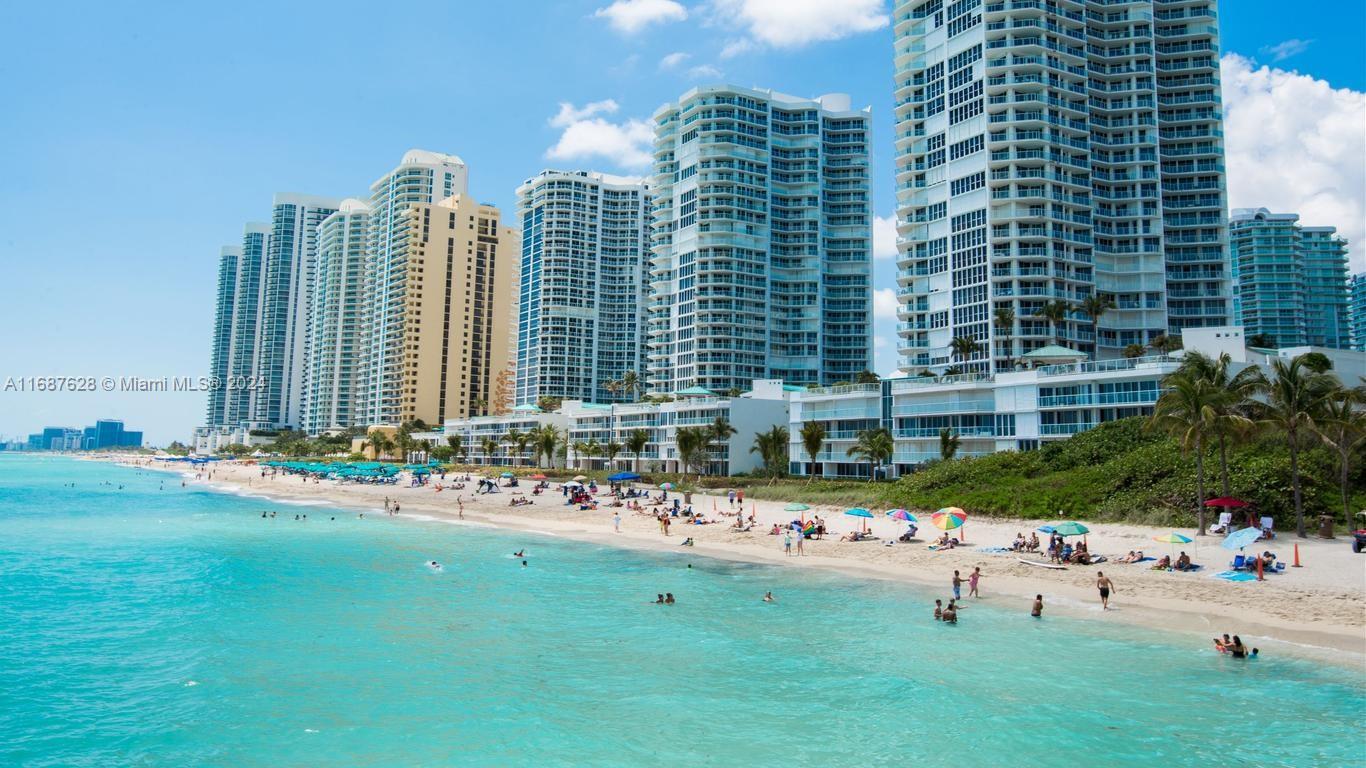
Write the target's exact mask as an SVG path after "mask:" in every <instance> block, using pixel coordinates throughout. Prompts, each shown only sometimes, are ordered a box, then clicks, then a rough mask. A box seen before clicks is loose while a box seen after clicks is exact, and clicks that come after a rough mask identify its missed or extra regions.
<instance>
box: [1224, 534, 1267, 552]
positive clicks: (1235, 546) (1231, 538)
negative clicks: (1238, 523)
mask: <svg viewBox="0 0 1366 768" xmlns="http://www.w3.org/2000/svg"><path fill="white" fill-rule="evenodd" d="M1261 537H1262V532H1261V530H1259V529H1257V528H1243V529H1242V530H1238V531H1234V532H1233V533H1230V534H1229V535H1228V536H1225V537H1224V540H1223V542H1221V543H1220V544H1219V546H1221V547H1223V548H1224V549H1227V550H1229V551H1233V552H1236V551H1237V550H1240V549H1242V548H1243V547H1246V546H1247V545H1249V544H1251V543H1253V542H1254V541H1256V540H1257V539H1260V538H1261Z"/></svg>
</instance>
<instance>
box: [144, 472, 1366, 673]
mask: <svg viewBox="0 0 1366 768" xmlns="http://www.w3.org/2000/svg"><path fill="white" fill-rule="evenodd" d="M122 463H129V464H134V465H136V466H138V467H142V468H149V467H150V468H154V469H165V470H168V471H172V472H175V473H177V474H178V475H180V476H182V477H184V478H185V481H186V482H187V483H191V484H202V485H206V486H213V487H217V488H219V489H221V490H225V491H233V492H239V493H240V492H248V493H259V494H264V495H268V496H270V497H273V498H280V499H296V500H299V499H308V500H325V501H328V502H332V503H333V504H336V505H338V506H342V507H346V508H349V509H355V510H359V511H364V512H365V513H366V515H367V517H370V516H374V517H376V518H385V519H394V520H399V519H402V518H419V519H420V518H429V519H436V520H443V521H456V520H458V518H459V507H460V504H461V503H463V507H464V517H463V519H464V521H465V522H467V523H477V524H486V525H492V526H496V527H499V528H505V529H509V530H519V531H528V532H539V533H542V534H549V535H556V536H563V537H568V538H573V539H578V540H583V541H591V542H596V543H601V544H609V545H613V546H620V547H627V548H636V549H643V550H655V551H675V552H677V551H680V549H681V546H680V545H681V543H682V542H683V541H684V540H685V539H687V538H688V537H692V538H693V539H694V541H695V545H694V546H693V547H692V548H691V549H690V550H688V551H689V553H690V554H695V555H702V556H708V557H716V558H725V559H733V560H744V561H749V562H761V563H768V564H771V565H778V566H786V567H793V568H826V569H835V570H838V571H841V572H844V573H847V574H851V575H855V576H858V577H864V578H877V579H890V580H895V581H902V582H911V583H915V584H918V585H926V586H929V587H931V588H932V589H933V590H936V592H937V594H938V595H941V596H942V597H943V598H945V599H946V600H947V598H949V597H951V596H952V591H951V587H950V580H951V578H952V575H953V571H954V570H955V569H957V570H959V571H960V572H961V573H962V574H963V576H964V578H966V576H967V574H968V573H970V572H971V571H972V569H973V568H974V567H980V568H981V569H982V579H981V593H982V597H981V601H982V602H984V603H990V604H992V605H994V606H997V607H1000V608H1004V609H1007V610H1009V609H1011V608H1018V610H1020V611H1021V612H1022V613H1027V612H1028V610H1029V607H1030V604H1031V602H1032V600H1033V597H1034V595H1035V594H1043V595H1044V599H1045V603H1046V605H1047V608H1046V611H1047V613H1048V614H1055V613H1056V614H1068V615H1080V616H1086V617H1089V618H1092V619H1094V620H1096V621H1112V622H1124V623H1127V624H1131V625H1133V626H1134V627H1135V630H1136V631H1147V630H1151V629H1157V630H1161V631H1164V632H1176V633H1186V634H1188V635H1191V636H1192V638H1191V639H1192V641H1205V642H1207V641H1208V639H1209V638H1210V637H1213V636H1215V635H1217V634H1222V633H1224V632H1228V633H1231V634H1239V635H1241V636H1242V637H1243V638H1244V640H1245V641H1246V642H1249V644H1251V645H1260V646H1261V647H1262V648H1263V652H1265V653H1281V654H1294V655H1300V656H1308V657H1312V658H1318V659H1321V660H1326V661H1331V662H1333V663H1337V664H1344V665H1348V666H1355V667H1357V668H1360V666H1361V665H1362V664H1363V663H1366V555H1356V554H1353V552H1352V550H1351V540H1350V538H1349V537H1341V536H1340V537H1339V538H1337V539H1335V540H1321V539H1315V538H1311V539H1296V538H1294V536H1293V535H1291V534H1287V533H1284V532H1282V533H1280V535H1279V536H1278V537H1277V539H1276V540H1275V541H1271V542H1259V543H1258V544H1257V545H1256V549H1257V551H1259V552H1260V551H1262V550H1264V549H1270V550H1272V551H1273V552H1275V553H1276V554H1277V556H1278V557H1279V558H1281V559H1283V560H1285V561H1286V562H1290V561H1291V560H1292V558H1293V545H1294V544H1295V543H1298V544H1299V549H1300V561H1301V563H1302V564H1303V567H1301V568H1287V569H1286V570H1285V571H1284V572H1283V573H1280V574H1274V575H1268V576H1267V577H1266V580H1265V581H1263V582H1241V583H1231V582H1227V581H1224V580H1221V579H1217V578H1214V574H1216V573H1218V572H1220V571H1223V570H1226V567H1227V564H1228V562H1229V560H1230V559H1231V553H1229V552H1228V551H1226V550H1224V549H1222V548H1221V547H1220V546H1219V537H1216V536H1205V537H1201V538H1199V539H1197V541H1196V542H1194V543H1192V544H1186V545H1178V546H1177V547H1176V550H1173V549H1172V546H1171V545H1168V544H1160V543H1157V542H1155V541H1154V540H1153V537H1154V536H1157V535H1159V534H1163V533H1167V532H1168V531H1167V530H1159V529H1152V528H1146V527H1139V526H1128V525H1112V524H1094V525H1091V524H1088V525H1089V527H1090V528H1091V532H1090V533H1089V534H1088V536H1087V539H1088V542H1089V547H1090V551H1091V552H1093V553H1095V554H1098V555H1106V556H1108V557H1109V558H1110V562H1107V563H1103V564H1100V565H1093V566H1070V567H1069V568H1068V569H1067V570H1048V569H1042V568H1036V567H1032V566H1029V565H1025V564H1023V563H1020V562H1018V561H1017V555H1016V554H1015V553H1006V554H1002V553H997V552H990V551H984V550H982V549H979V547H1008V546H1009V545H1010V543H1011V542H1012V541H1013V540H1014V538H1015V535H1016V534H1017V533H1024V534H1025V536H1028V535H1029V533H1030V532H1031V531H1033V530H1034V529H1036V528H1038V527H1039V526H1040V525H1044V524H1046V523H1047V522H1054V523H1056V522H1057V521H1039V520H986V519H976V518H970V519H969V520H968V522H967V524H966V525H965V527H964V529H963V530H964V534H965V538H966V544H965V545H964V546H962V547H959V548H956V549H952V550H948V551H933V550H930V549H929V548H928V547H927V544H928V541H927V539H929V538H930V537H932V536H936V535H938V534H939V531H938V530H937V529H935V528H934V527H933V526H931V525H930V524H929V520H928V517H927V516H922V519H921V528H920V534H919V535H920V539H921V540H918V541H913V542H911V543H897V544H894V545H892V546H885V545H884V544H883V543H882V541H883V540H887V539H895V538H896V537H897V536H898V535H900V534H901V533H902V532H903V531H904V530H905V526H904V524H902V523H900V522H898V521H894V520H890V519H887V518H885V517H882V516H881V511H876V512H877V514H878V515H879V517H877V518H876V519H873V520H870V521H867V522H868V525H869V529H870V530H871V531H872V532H873V533H874V534H876V535H877V536H878V537H879V539H880V541H863V542H841V541H839V536H840V535H841V534H842V533H845V532H847V531H851V530H855V529H857V528H858V527H859V525H860V523H861V522H863V521H861V520H860V519H858V518H852V517H846V516H845V515H844V514H843V510H842V509H832V508H821V507H815V506H813V507H812V508H811V510H809V511H807V512H806V513H805V514H806V516H807V517H808V518H810V517H811V516H813V515H819V516H820V517H822V518H823V519H824V520H825V521H826V524H827V527H828V529H829V530H830V531H831V533H830V534H829V535H827V536H826V537H825V538H824V539H823V540H808V541H806V542H805V543H804V550H805V553H804V555H802V556H800V557H798V556H787V555H785V553H784V548H783V537H782V536H774V535H769V530H770V529H771V528H772V526H773V524H775V523H783V524H785V523H786V522H787V521H789V520H791V519H792V518H793V517H794V516H796V515H794V513H790V512H784V511H783V509H782V508H783V506H784V505H783V503H782V502H776V501H757V502H756V501H752V500H746V501H745V502H744V505H745V510H746V514H749V513H751V512H752V513H753V514H754V515H755V519H756V521H757V524H756V525H755V526H754V528H753V529H752V530H751V531H749V532H745V533H742V532H739V531H736V530H735V529H733V528H732V527H731V523H733V522H734V518H733V517H722V516H719V515H716V516H713V515H712V514H711V513H712V510H713V508H715V509H716V510H717V511H718V512H721V511H730V510H731V509H732V507H731V506H730V502H729V501H728V499H727V498H726V497H725V496H724V495H721V496H708V495H702V494H694V495H693V499H692V501H693V507H694V509H695V510H696V511H698V512H699V513H703V514H706V515H707V516H708V517H711V518H713V519H716V520H719V521H721V522H719V523H717V524H714V525H700V526H699V525H691V524H686V523H684V522H682V520H681V518H680V519H675V522H674V524H673V525H672V526H671V532H670V533H671V535H669V536H664V535H663V534H662V533H661V532H660V526H659V524H658V523H657V521H656V520H655V518H654V517H652V516H650V515H648V514H638V513H632V512H630V511H628V510H626V509H624V508H613V507H610V506H607V505H606V504H603V505H602V506H600V508H599V509H597V510H594V511H580V510H579V509H578V507H576V506H575V507H571V506H567V505H565V504H564V498H563V497H562V496H561V495H560V492H559V491H558V486H557V485H554V484H552V488H551V489H550V490H549V491H548V492H546V493H545V494H543V495H541V496H539V497H532V496H530V495H529V494H528V498H533V499H534V503H533V504H531V505H528V506H518V507H510V506H509V501H510V500H511V498H512V494H511V493H510V492H509V491H508V490H507V489H503V490H502V492H501V493H494V494H487V495H479V496H476V495H474V493H473V490H474V489H475V487H476V484H475V483H474V482H471V483H469V484H468V485H467V486H466V488H465V489H464V490H453V489H451V488H450V487H449V486H450V480H449V479H448V480H447V481H446V483H445V484H446V486H447V487H446V489H445V490H443V491H440V492H438V491H436V490H435V488H434V484H433V485H428V486H418V487H410V486H409V483H408V477H407V475H406V474H405V475H402V476H401V479H400V481H399V483H398V484H396V485H358V484H351V483H346V484H339V483H337V482H336V481H321V482H314V481H313V480H311V479H310V480H306V481H305V480H304V479H302V478H300V477H297V476H287V475H275V476H271V475H267V476H265V477H263V476H262V468H261V467H259V466H255V465H250V464H245V463H240V462H217V463H215V464H212V465H209V466H208V468H206V469H204V470H203V472H202V474H203V476H202V477H201V478H198V479H196V477H195V474H196V473H195V471H193V470H191V469H190V468H189V467H187V466H185V465H178V464H169V465H168V464H165V463H163V462H156V461H147V460H139V461H137V462H129V461H123V462H122ZM210 472H211V473H212V476H211V477H210V476H209V473H210ZM475 479H476V480H477V476H476V478H475ZM524 485H526V483H525V481H524ZM521 490H528V491H529V487H524V488H523V489H521ZM604 490H605V489H604ZM653 493H655V494H658V491H657V490H654V491H653ZM386 498H389V499H392V500H394V501H396V502H397V503H398V504H399V505H400V507H401V511H400V513H399V514H398V515H396V516H392V517H390V516H386V515H385V513H384V500H385V499H386ZM648 509H649V508H648V507H647V510H648ZM618 512H619V513H620V514H621V531H620V532H619V533H618V532H615V531H614V530H613V528H614V525H613V517H614V513H618ZM1182 533H1185V534H1186V535H1190V534H1191V533H1192V532H1191V531H1182ZM1041 538H1042V539H1044V541H1045V546H1046V537H1045V536H1043V535H1042V534H1041ZM1130 550H1143V551H1144V552H1145V553H1146V554H1148V555H1151V556H1155V557H1161V556H1162V555H1164V554H1168V553H1169V552H1174V551H1179V550H1185V551H1186V552H1187V553H1189V554H1191V556H1192V559H1193V560H1194V562H1196V563H1199V564H1202V565H1203V566H1204V568H1203V569H1202V570H1201V571H1199V572H1196V573H1178V572H1169V571H1154V570H1152V569H1151V568H1150V566H1151V565H1152V562H1148V563H1142V564H1123V563H1117V562H1114V560H1115V558H1117V557H1119V556H1122V555H1124V554H1125V553H1127V552H1129V551H1130ZM1026 557H1028V558H1029V559H1035V560H1040V561H1046V560H1047V554H1046V553H1044V554H1039V555H1037V556H1033V555H1029V556H1026ZM1097 571H1104V572H1105V574H1106V575H1107V576H1108V577H1110V578H1111V579H1112V580H1113V582H1114V584H1115V590H1116V591H1115V594H1114V595H1113V596H1112V598H1111V610H1109V611H1102V610H1101V606H1100V600H1099V597H1098V594H1097V590H1096V572H1097ZM963 592H964V595H965V597H964V599H965V601H967V602H974V601H975V600H970V599H969V598H967V597H966V594H967V585H966V584H965V585H964V587H963ZM932 609H933V606H932V605H927V606H926V615H927V616H928V615H929V613H930V612H931V611H932Z"/></svg>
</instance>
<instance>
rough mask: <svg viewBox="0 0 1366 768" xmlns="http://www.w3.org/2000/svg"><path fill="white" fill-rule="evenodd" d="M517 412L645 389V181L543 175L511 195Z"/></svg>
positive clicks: (624, 397) (627, 396) (616, 398)
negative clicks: (517, 226)
mask: <svg viewBox="0 0 1366 768" xmlns="http://www.w3.org/2000/svg"><path fill="white" fill-rule="evenodd" d="M517 198H518V209H519V214H520V217H521V275H520V279H519V286H520V291H519V303H518V317H517V349H516V364H517V395H516V402H517V404H519V405H524V404H533V405H534V404H535V403H536V401H537V400H539V399H540V398H542V397H555V398H560V399H561V400H585V401H588V402H597V403H609V402H625V401H628V400H631V399H633V397H635V396H636V395H639V394H640V393H634V394H633V393H627V392H623V391H620V390H616V389H615V388H609V387H608V386H607V385H606V382H608V381H618V380H620V379H622V378H623V377H624V376H625V374H626V373H627V372H628V371H629V372H634V373H635V374H636V376H637V378H638V379H639V380H640V385H641V388H642V390H643V387H644V383H645V381H644V376H645V316H646V306H647V303H648V301H649V278H648V274H647V270H646V264H647V262H648V258H649V249H650V222H651V217H650V204H651V198H650V191H649V186H648V185H647V184H645V183H644V182H643V181H639V180H635V179H627V178H622V177H619V176H611V175H608V174H603V173H596V172H592V171H558V170H546V171H542V172H541V173H539V174H537V175H536V176H533V177H531V178H530V179H527V180H526V181H525V182H523V183H522V185H521V186H520V187H518V188H517Z"/></svg>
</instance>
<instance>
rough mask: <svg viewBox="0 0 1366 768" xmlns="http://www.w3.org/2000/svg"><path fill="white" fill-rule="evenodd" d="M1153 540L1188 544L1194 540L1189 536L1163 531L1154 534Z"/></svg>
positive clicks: (1164, 542)
mask: <svg viewBox="0 0 1366 768" xmlns="http://www.w3.org/2000/svg"><path fill="white" fill-rule="evenodd" d="M1153 541H1157V542H1161V543H1163V544H1189V543H1191V542H1192V541H1194V539H1192V538H1191V537H1189V536H1182V535H1181V534H1179V533H1164V534H1162V535H1161V536H1154V537H1153Z"/></svg>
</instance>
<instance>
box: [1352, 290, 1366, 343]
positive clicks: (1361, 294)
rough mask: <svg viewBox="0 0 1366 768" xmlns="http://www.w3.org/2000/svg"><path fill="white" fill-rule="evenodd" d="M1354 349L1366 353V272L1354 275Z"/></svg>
mask: <svg viewBox="0 0 1366 768" xmlns="http://www.w3.org/2000/svg"><path fill="white" fill-rule="evenodd" d="M1351 316H1352V349H1355V350H1356V351H1358V352H1366V272H1358V273H1356V274H1355V275H1352V309H1351Z"/></svg>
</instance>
